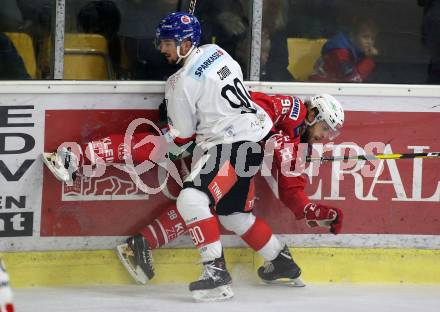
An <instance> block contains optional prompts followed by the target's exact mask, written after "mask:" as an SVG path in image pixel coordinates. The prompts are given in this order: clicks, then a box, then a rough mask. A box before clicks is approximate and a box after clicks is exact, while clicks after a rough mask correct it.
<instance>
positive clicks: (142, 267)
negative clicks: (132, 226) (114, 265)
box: [116, 234, 154, 284]
mask: <svg viewBox="0 0 440 312" xmlns="http://www.w3.org/2000/svg"><path fill="white" fill-rule="evenodd" d="M116 252H117V253H118V256H119V260H121V262H122V264H123V265H124V267H125V268H126V269H127V271H128V273H130V275H131V276H132V277H133V278H134V280H135V281H136V282H138V283H140V284H146V283H147V282H148V280H150V279H152V278H153V277H154V268H153V255H152V252H151V247H150V245H149V244H148V242H147V241H146V240H145V238H144V237H143V236H142V235H140V234H138V235H136V236H133V237H130V238H128V239H127V242H126V243H125V244H121V245H118V246H117V247H116Z"/></svg>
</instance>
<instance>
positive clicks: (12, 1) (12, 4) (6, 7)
mask: <svg viewBox="0 0 440 312" xmlns="http://www.w3.org/2000/svg"><path fill="white" fill-rule="evenodd" d="M22 27H23V18H22V16H21V12H20V10H19V9H18V6H17V1H16V0H3V1H2V9H1V10H0V31H18V30H21V29H22Z"/></svg>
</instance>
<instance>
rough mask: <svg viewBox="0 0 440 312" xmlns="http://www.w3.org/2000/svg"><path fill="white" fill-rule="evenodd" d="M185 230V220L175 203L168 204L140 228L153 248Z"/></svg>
mask: <svg viewBox="0 0 440 312" xmlns="http://www.w3.org/2000/svg"><path fill="white" fill-rule="evenodd" d="M185 232H186V225H185V222H184V221H183V219H182V216H181V215H180V214H179V211H177V208H176V205H175V204H174V205H170V206H169V207H168V209H166V210H165V211H163V212H162V213H161V215H160V216H159V217H158V218H157V219H154V220H153V222H151V223H150V224H148V225H147V226H145V227H143V228H142V229H141V230H140V233H141V234H142V236H143V237H145V239H146V240H147V241H148V243H149V244H150V246H151V248H153V249H155V248H159V247H160V246H163V245H165V244H167V243H168V242H170V241H172V240H174V239H176V238H177V237H179V236H181V235H182V234H184V233H185Z"/></svg>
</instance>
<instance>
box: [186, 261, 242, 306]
mask: <svg viewBox="0 0 440 312" xmlns="http://www.w3.org/2000/svg"><path fill="white" fill-rule="evenodd" d="M203 266H204V270H203V274H202V276H201V277H200V279H199V280H198V281H195V282H192V283H191V284H189V290H190V291H191V293H192V296H193V298H194V299H195V300H197V301H221V300H226V299H229V298H232V297H233V296H234V293H233V292H232V288H231V284H232V279H231V275H229V272H228V270H227V269H226V263H225V258H224V257H223V255H222V256H221V257H220V258H217V259H215V260H213V261H208V262H204V263H203Z"/></svg>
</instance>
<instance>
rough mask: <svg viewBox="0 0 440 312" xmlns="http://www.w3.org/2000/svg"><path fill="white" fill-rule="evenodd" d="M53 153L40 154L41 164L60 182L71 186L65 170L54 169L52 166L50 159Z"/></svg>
mask: <svg viewBox="0 0 440 312" xmlns="http://www.w3.org/2000/svg"><path fill="white" fill-rule="evenodd" d="M52 154H53V153H42V154H41V158H42V160H43V163H44V164H45V165H46V167H47V168H49V170H50V172H52V174H53V175H54V176H55V178H57V180H59V181H61V182H65V183H66V184H67V185H69V186H71V185H72V184H73V181H71V180H70V177H69V172H68V171H67V170H66V169H65V168H59V169H58V168H55V166H54V165H53V164H52V161H51V158H52Z"/></svg>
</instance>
